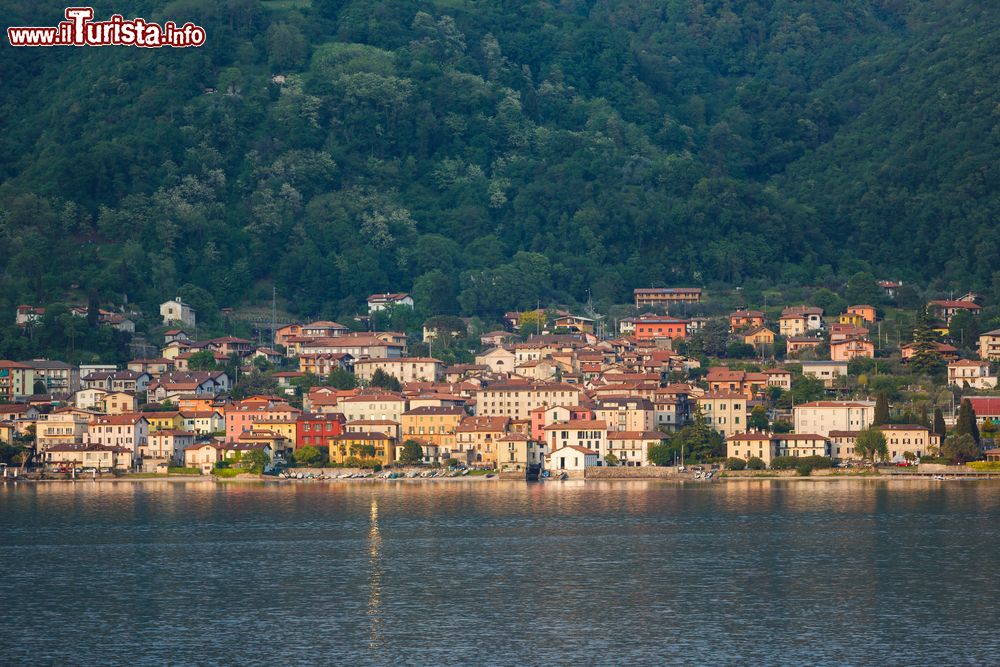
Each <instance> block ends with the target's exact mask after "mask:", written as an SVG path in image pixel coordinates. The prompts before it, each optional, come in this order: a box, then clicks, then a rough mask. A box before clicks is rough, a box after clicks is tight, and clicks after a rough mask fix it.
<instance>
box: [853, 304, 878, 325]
mask: <svg viewBox="0 0 1000 667" xmlns="http://www.w3.org/2000/svg"><path fill="white" fill-rule="evenodd" d="M847 312H848V313H849V314H851V315H860V316H861V319H863V320H864V321H865V322H871V323H873V324H874V322H875V317H876V314H875V306H868V305H865V304H862V305H859V306H851V307H850V308H848V309H847Z"/></svg>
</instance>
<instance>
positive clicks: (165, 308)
mask: <svg viewBox="0 0 1000 667" xmlns="http://www.w3.org/2000/svg"><path fill="white" fill-rule="evenodd" d="M160 316H161V317H162V318H163V323H164V324H174V323H180V324H184V325H187V326H189V327H193V326H194V325H195V310H194V308H192V307H191V306H190V305H188V304H186V303H184V301H183V300H181V298H180V297H179V296H178V297H175V298H173V299H170V300H169V301H164V302H163V303H161V304H160Z"/></svg>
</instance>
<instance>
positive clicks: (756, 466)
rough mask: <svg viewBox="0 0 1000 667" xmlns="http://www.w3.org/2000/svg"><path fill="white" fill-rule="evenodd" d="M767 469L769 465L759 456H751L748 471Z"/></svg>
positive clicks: (748, 461)
mask: <svg viewBox="0 0 1000 667" xmlns="http://www.w3.org/2000/svg"><path fill="white" fill-rule="evenodd" d="M765 468H767V464H766V463H764V459H762V458H760V457H759V456H751V457H750V458H749V459H747V470H764V469H765Z"/></svg>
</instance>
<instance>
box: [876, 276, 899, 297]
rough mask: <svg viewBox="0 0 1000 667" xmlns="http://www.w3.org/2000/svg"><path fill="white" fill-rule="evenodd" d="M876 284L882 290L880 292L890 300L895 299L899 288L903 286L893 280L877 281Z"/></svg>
mask: <svg viewBox="0 0 1000 667" xmlns="http://www.w3.org/2000/svg"><path fill="white" fill-rule="evenodd" d="M876 284H877V285H878V286H879V287H881V288H882V291H883V292H885V295H886V296H887V297H889V298H890V299H895V298H896V293H897V292H898V291H899V288H900V287H902V286H903V283H902V282H896V281H895V280H879V281H878V282H877V283H876Z"/></svg>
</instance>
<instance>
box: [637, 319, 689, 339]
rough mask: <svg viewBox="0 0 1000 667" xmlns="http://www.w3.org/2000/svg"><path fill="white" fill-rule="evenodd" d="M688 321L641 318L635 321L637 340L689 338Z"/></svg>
mask: <svg viewBox="0 0 1000 667" xmlns="http://www.w3.org/2000/svg"><path fill="white" fill-rule="evenodd" d="M687 332H688V321H687V320H682V319H679V318H676V317H655V316H654V317H640V318H639V319H637V320H636V321H635V339H636V340H638V341H645V340H654V339H657V338H671V339H682V338H687Z"/></svg>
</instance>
